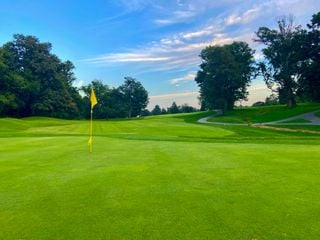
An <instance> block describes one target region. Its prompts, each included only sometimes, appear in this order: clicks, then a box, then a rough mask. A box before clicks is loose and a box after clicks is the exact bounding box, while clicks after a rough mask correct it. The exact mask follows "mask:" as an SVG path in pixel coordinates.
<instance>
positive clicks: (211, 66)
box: [195, 42, 254, 111]
mask: <svg viewBox="0 0 320 240" xmlns="http://www.w3.org/2000/svg"><path fill="white" fill-rule="evenodd" d="M253 53H254V51H253V50H251V49H250V47H249V46H248V44H247V43H244V42H234V43H232V44H229V45H223V46H209V47H206V48H205V49H203V50H202V52H201V54H200V57H201V59H202V63H201V65H200V70H199V71H198V73H197V76H196V79H195V81H196V82H197V84H198V85H199V87H200V95H201V103H202V104H201V105H205V106H207V107H208V108H209V109H216V108H218V109H223V111H227V110H232V109H233V106H234V103H235V102H236V101H238V100H243V99H246V97H247V95H248V92H247V87H248V85H249V82H250V80H251V77H252V74H253V71H254V68H253V63H254V60H253Z"/></svg>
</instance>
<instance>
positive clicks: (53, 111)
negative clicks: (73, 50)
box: [0, 34, 79, 118]
mask: <svg viewBox="0 0 320 240" xmlns="http://www.w3.org/2000/svg"><path fill="white" fill-rule="evenodd" d="M1 52H2V53H1V55H2V57H1V58H2V60H0V61H2V62H3V66H7V70H8V71H9V74H4V75H2V76H3V77H1V84H2V85H3V86H5V87H6V88H2V89H1V92H0V94H1V98H2V99H4V98H9V99H11V100H12V102H13V103H14V102H16V103H17V106H16V105H14V104H11V106H10V105H8V104H7V105H6V109H5V112H2V113H1V114H2V115H10V116H17V117H24V116H30V115H40V116H52V117H63V118H75V117H79V109H78V103H77V102H76V101H77V100H79V94H78V93H77V91H76V89H75V88H74V87H72V82H73V81H74V80H75V77H74V74H73V69H74V66H73V64H72V63H71V62H70V61H66V62H62V61H61V60H60V59H59V58H58V57H57V56H56V55H54V54H52V53H51V44H50V43H41V42H40V41H39V39H37V38H36V37H33V36H24V35H21V34H16V35H14V40H13V41H11V42H8V43H6V44H5V45H4V46H3V47H2V50H1ZM2 69H3V70H4V69H6V67H2ZM75 98H76V99H75Z"/></svg>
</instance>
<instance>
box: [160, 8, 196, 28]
mask: <svg viewBox="0 0 320 240" xmlns="http://www.w3.org/2000/svg"><path fill="white" fill-rule="evenodd" d="M196 15H197V13H196V12H195V11H190V10H186V11H174V12H173V13H170V16H169V17H168V18H164V19H156V20H155V21H154V22H155V24H157V25H160V26H164V25H171V24H175V23H180V22H185V21H187V20H189V19H192V18H193V17H194V16H196Z"/></svg>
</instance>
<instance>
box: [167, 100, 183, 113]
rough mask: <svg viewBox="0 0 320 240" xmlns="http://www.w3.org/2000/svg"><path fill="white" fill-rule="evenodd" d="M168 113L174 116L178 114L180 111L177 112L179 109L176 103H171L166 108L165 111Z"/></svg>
mask: <svg viewBox="0 0 320 240" xmlns="http://www.w3.org/2000/svg"><path fill="white" fill-rule="evenodd" d="M167 112H168V113H172V114H175V113H179V112H180V110H179V107H178V105H177V104H176V102H173V103H172V104H171V106H170V107H168V110H167Z"/></svg>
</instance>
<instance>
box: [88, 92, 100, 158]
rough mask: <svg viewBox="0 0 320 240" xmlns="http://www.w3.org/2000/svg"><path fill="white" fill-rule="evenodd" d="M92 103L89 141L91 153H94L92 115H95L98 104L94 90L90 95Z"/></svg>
mask: <svg viewBox="0 0 320 240" xmlns="http://www.w3.org/2000/svg"><path fill="white" fill-rule="evenodd" d="M90 102H91V118H90V136H89V141H88V145H89V147H90V152H92V142H93V141H92V113H93V107H94V106H95V105H96V104H97V103H98V101H97V98H96V94H95V93H94V90H93V88H91V93H90Z"/></svg>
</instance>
